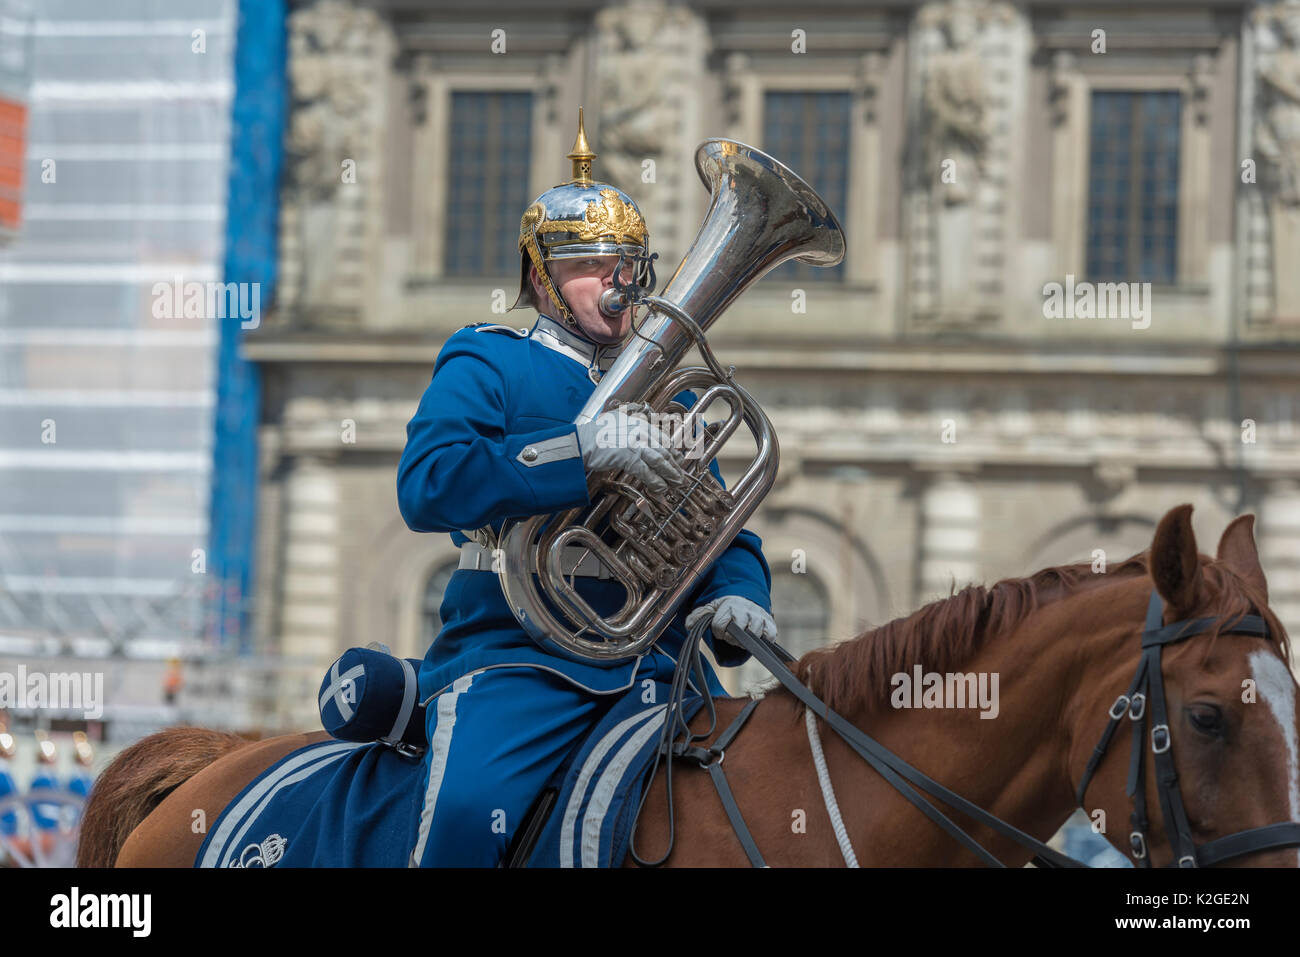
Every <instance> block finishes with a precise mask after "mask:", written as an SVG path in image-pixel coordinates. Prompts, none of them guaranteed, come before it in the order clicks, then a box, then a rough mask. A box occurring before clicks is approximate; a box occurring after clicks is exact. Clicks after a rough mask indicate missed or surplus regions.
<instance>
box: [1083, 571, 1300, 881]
mask: <svg viewBox="0 0 1300 957" xmlns="http://www.w3.org/2000/svg"><path fill="white" fill-rule="evenodd" d="M1164 611H1165V606H1164V602H1163V601H1162V600H1161V598H1160V593H1159V592H1157V591H1154V590H1153V591H1152V592H1151V600H1150V602H1149V603H1148V604H1147V620H1146V627H1145V628H1144V629H1143V631H1142V657H1141V658H1139V659H1138V667H1137V674H1136V675H1134V676H1133V682H1132V684H1130V685H1129V689H1128V691H1127V692H1125V693H1124V694H1122V695H1120V696H1119V697H1118V698H1116V699H1115V703H1114V704H1113V705H1111V706H1110V712H1109V717H1110V721H1109V722H1108V723H1107V725H1106V730H1105V731H1103V732H1102V735H1101V740H1100V741H1099V742H1098V743H1097V747H1096V748H1095V749H1093V752H1092V757H1091V758H1089V759H1088V766H1087V768H1086V769H1085V770H1084V772H1083V779H1082V780H1081V781H1080V782H1079V790H1078V792H1077V795H1076V797H1077V799H1078V803H1079V807H1083V798H1084V795H1085V794H1086V793H1087V791H1088V783H1089V782H1090V781H1091V780H1092V776H1093V774H1094V773H1095V772H1096V770H1097V767H1098V766H1099V765H1100V764H1101V760H1102V758H1103V757H1105V754H1106V748H1107V747H1108V746H1109V745H1110V741H1111V738H1113V737H1114V735H1115V731H1116V730H1117V729H1118V728H1119V726H1120V724H1121V723H1122V722H1123V720H1124V716H1125V715H1127V716H1128V719H1129V721H1130V723H1131V724H1132V726H1133V749H1132V752H1131V754H1130V756H1129V772H1128V786H1127V788H1126V793H1127V794H1128V796H1129V798H1130V799H1131V800H1132V802H1133V812H1132V815H1131V816H1130V820H1131V821H1132V826H1133V830H1132V832H1131V833H1130V834H1129V850H1130V853H1131V854H1132V855H1133V860H1134V861H1135V862H1136V866H1138V867H1150V866H1151V856H1150V855H1149V854H1148V853H1147V833H1148V829H1149V827H1150V822H1149V821H1148V820H1147V800H1146V775H1145V773H1144V767H1143V764H1144V760H1145V756H1146V747H1145V744H1144V742H1145V740H1146V737H1147V735H1146V726H1147V716H1148V715H1150V718H1151V758H1152V764H1153V766H1154V773H1155V781H1156V796H1157V798H1158V799H1159V801H1160V816H1161V817H1162V818H1163V819H1164V824H1165V834H1166V836H1167V837H1168V839H1169V848H1170V850H1171V851H1173V853H1174V861H1173V862H1176V863H1177V865H1178V866H1179V867H1208V866H1210V865H1213V864H1218V863H1221V862H1223V861H1226V860H1229V859H1231V858H1234V857H1241V856H1242V855H1244V854H1255V853H1258V852H1260V851H1268V850H1272V849H1274V848H1279V847H1296V846H1300V824H1297V823H1294V822H1289V821H1288V822H1284V823H1281V824H1268V825H1265V826H1264V827H1255V828H1250V829H1249V830H1245V831H1238V832H1237V833H1236V834H1229V835H1228V836H1227V837H1221V838H1218V839H1217V840H1213V841H1210V842H1209V843H1208V844H1203V845H1201V846H1200V847H1197V846H1196V842H1195V841H1194V840H1193V839H1192V828H1191V825H1190V824H1189V823H1188V821H1187V812H1186V810H1185V809H1184V807H1183V795H1182V789H1181V788H1180V787H1179V785H1178V772H1177V771H1176V770H1175V769H1174V755H1173V736H1172V733H1171V731H1170V729H1169V712H1168V703H1167V702H1166V700H1165V684H1164V674H1163V672H1162V670H1161V661H1160V657H1161V652H1162V651H1163V649H1164V647H1165V645H1172V644H1174V643H1176V642H1179V641H1185V640H1186V639H1188V638H1191V637H1192V636H1193V635H1199V634H1202V633H1204V632H1206V631H1209V630H1210V629H1211V628H1213V627H1214V624H1215V622H1216V621H1218V619H1217V618H1197V619H1194V620H1192V619H1189V620H1186V621H1176V622H1174V623H1173V624H1169V625H1165V624H1162V623H1163V621H1164ZM1222 634H1231V635H1252V636H1254V637H1257V638H1265V639H1267V638H1268V625H1267V623H1265V621H1264V619H1263V618H1261V617H1260V616H1259V615H1246V616H1244V617H1243V618H1242V619H1241V620H1240V621H1239V622H1237V623H1236V624H1234V625H1233V626H1232V627H1231V628H1227V629H1224V630H1223V631H1222ZM1085 810H1086V809H1085ZM1173 862H1171V866H1172V863H1173Z"/></svg>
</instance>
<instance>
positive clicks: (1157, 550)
mask: <svg viewBox="0 0 1300 957" xmlns="http://www.w3.org/2000/svg"><path fill="white" fill-rule="evenodd" d="M1151 579H1152V581H1154V582H1155V586H1156V591H1158V592H1159V593H1160V597H1161V598H1163V599H1164V600H1165V604H1166V605H1168V606H1169V607H1170V608H1171V609H1173V610H1175V611H1191V610H1192V609H1193V608H1195V607H1196V605H1197V603H1198V602H1197V599H1198V598H1199V596H1200V590H1201V562H1200V556H1199V555H1198V554H1197V552H1196V536H1195V535H1194V534H1193V533H1192V506H1190V505H1179V506H1178V507H1177V508H1172V509H1170V510H1169V512H1168V513H1167V514H1166V515H1165V517H1164V518H1162V519H1161V520H1160V525H1159V526H1158V527H1157V528H1156V536H1155V538H1154V539H1152V541H1151Z"/></svg>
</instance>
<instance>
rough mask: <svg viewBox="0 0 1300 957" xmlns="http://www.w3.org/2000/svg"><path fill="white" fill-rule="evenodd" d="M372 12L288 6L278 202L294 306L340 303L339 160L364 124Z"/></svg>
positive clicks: (335, 3) (326, 0) (336, 5)
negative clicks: (287, 223)
mask: <svg viewBox="0 0 1300 957" xmlns="http://www.w3.org/2000/svg"><path fill="white" fill-rule="evenodd" d="M373 16H374V15H373V12H371V11H368V10H359V9H356V8H354V7H353V6H352V5H351V4H349V3H345V2H340V0H322V2H320V3H316V4H313V5H311V6H308V7H303V8H300V9H298V10H295V11H294V12H293V13H292V14H291V15H290V19H289V23H290V33H289V80H290V84H291V91H292V92H291V96H292V100H291V103H290V120H289V132H288V137H287V141H286V144H285V178H284V188H285V197H284V199H285V205H286V206H290V207H292V208H293V209H294V211H295V214H296V220H297V230H296V232H297V239H298V254H299V259H300V263H299V273H298V288H297V289H296V290H295V295H294V296H293V299H294V300H295V304H296V307H297V310H298V311H299V312H300V313H302V312H311V313H313V314H319V313H320V312H321V311H328V310H329V309H330V308H339V307H342V306H345V305H346V303H344V302H342V301H340V299H341V296H340V290H339V288H338V276H339V274H340V270H339V265H340V258H341V256H342V255H343V246H344V245H345V243H344V242H343V240H345V238H346V237H342V236H340V229H341V228H342V227H341V216H340V209H339V206H340V201H341V199H342V195H341V193H342V189H341V187H342V184H343V181H344V166H343V164H344V161H345V160H352V161H353V162H356V160H357V152H358V149H359V148H360V140H361V133H362V127H363V125H364V122H365V115H366V105H367V93H368V86H367V82H366V70H365V62H366V60H365V49H364V48H365V45H366V42H367V41H366V37H367V34H368V33H369V32H370V31H372V30H373V29H374V27H373V24H372V23H371V22H370V19H371V18H373Z"/></svg>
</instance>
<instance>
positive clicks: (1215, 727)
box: [1187, 705, 1223, 737]
mask: <svg viewBox="0 0 1300 957" xmlns="http://www.w3.org/2000/svg"><path fill="white" fill-rule="evenodd" d="M1187 718H1188V720H1189V721H1191V723H1192V727H1193V728H1195V729H1196V730H1197V731H1199V732H1201V733H1202V734H1208V735H1211V736H1214V737H1218V736H1219V735H1221V734H1222V733H1223V712H1222V711H1220V710H1219V708H1218V707H1217V706H1215V705H1200V706H1197V707H1193V708H1188V709H1187Z"/></svg>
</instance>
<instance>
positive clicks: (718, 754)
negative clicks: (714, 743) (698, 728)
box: [700, 748, 727, 770]
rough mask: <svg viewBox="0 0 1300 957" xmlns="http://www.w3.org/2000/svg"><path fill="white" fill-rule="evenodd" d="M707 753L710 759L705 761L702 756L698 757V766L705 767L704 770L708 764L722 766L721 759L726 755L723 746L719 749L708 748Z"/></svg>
mask: <svg viewBox="0 0 1300 957" xmlns="http://www.w3.org/2000/svg"><path fill="white" fill-rule="evenodd" d="M707 754H708V755H709V757H710V759H711V760H708V761H706V760H705V759H704V758H700V767H702V768H705V769H706V770H707V769H708V768H709V766H710V765H714V764H716V765H717V766H718V767H722V759H723V758H725V757H726V756H727V749H726V748H723V749H722V750H721V751H714V750H713V749H712V748H709V750H708V752H707Z"/></svg>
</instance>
